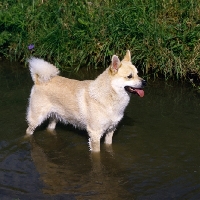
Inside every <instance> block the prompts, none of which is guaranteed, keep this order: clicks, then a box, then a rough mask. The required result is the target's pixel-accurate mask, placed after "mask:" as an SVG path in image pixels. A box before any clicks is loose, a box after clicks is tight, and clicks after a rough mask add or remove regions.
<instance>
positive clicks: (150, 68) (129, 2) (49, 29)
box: [0, 0, 200, 80]
mask: <svg viewBox="0 0 200 200" xmlns="http://www.w3.org/2000/svg"><path fill="white" fill-rule="evenodd" d="M199 16H200V0H190V1H187V0H173V1H172V0H134V1H133V0H125V1H121V0H94V1H87V0H86V1H84V0H83V1H82V0H29V1H27V0H2V1H1V3H0V28H1V32H0V54H1V55H2V56H4V57H6V58H9V59H15V60H20V61H22V62H25V61H26V59H27V58H28V57H30V56H31V55H34V56H38V57H43V58H45V59H47V60H49V61H51V62H52V63H54V64H56V65H57V66H58V67H59V68H61V69H62V70H78V69H79V68H80V67H81V66H87V67H91V68H98V67H99V66H106V65H107V64H108V61H110V58H111V56H112V55H113V54H117V55H118V56H119V57H120V58H122V56H123V55H124V53H125V50H126V49H130V50H131V53H132V60H133V63H135V64H136V65H137V67H138V68H139V69H140V70H141V71H142V72H143V73H144V74H145V75H154V76H155V77H157V76H160V75H162V76H164V77H165V78H166V79H167V78H170V77H175V78H177V79H185V78H188V77H189V78H190V79H191V80H192V79H193V78H191V77H190V76H191V75H194V76H196V78H197V79H198V78H199V77H200V18H199ZM61 66H62V67H61ZM188 75H189V76H188Z"/></svg>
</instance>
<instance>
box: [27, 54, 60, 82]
mask: <svg viewBox="0 0 200 200" xmlns="http://www.w3.org/2000/svg"><path fill="white" fill-rule="evenodd" d="M28 62H29V69H30V72H31V77H32V79H33V81H34V83H35V84H39V83H45V82H48V81H49V80H50V79H51V78H53V77H54V76H57V75H58V74H59V70H58V68H56V67H55V66H54V65H52V64H50V63H48V62H46V61H44V60H43V59H39V58H35V57H32V58H30V59H29V60H28Z"/></svg>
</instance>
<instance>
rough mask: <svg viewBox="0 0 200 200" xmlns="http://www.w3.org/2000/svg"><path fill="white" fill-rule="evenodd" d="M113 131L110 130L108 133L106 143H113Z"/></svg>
mask: <svg viewBox="0 0 200 200" xmlns="http://www.w3.org/2000/svg"><path fill="white" fill-rule="evenodd" d="M113 133H114V131H110V132H108V133H106V136H105V141H104V143H105V144H112V138H113Z"/></svg>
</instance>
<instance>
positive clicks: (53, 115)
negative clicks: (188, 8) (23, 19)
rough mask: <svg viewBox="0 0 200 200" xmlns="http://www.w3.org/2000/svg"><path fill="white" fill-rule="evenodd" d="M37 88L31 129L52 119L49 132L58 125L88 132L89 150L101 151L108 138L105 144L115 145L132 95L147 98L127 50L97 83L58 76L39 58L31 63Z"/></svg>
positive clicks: (31, 102)
mask: <svg viewBox="0 0 200 200" xmlns="http://www.w3.org/2000/svg"><path fill="white" fill-rule="evenodd" d="M29 67H30V72H31V76H32V79H33V81H34V83H35V84H34V86H33V88H32V90H31V94H30V99H29V106H28V109H27V121H28V128H27V130H26V134H28V135H31V134H33V132H34V130H35V128H36V127H37V126H39V125H40V124H41V123H42V122H43V121H44V120H45V119H47V118H50V123H49V125H48V130H54V129H55V126H56V123H57V122H58V121H61V122H63V123H66V124H67V123H70V124H72V125H73V126H74V127H78V128H80V129H86V130H87V132H88V135H89V146H90V150H91V151H94V152H98V151H100V139H101V137H102V136H103V135H104V134H105V143H106V144H112V137H113V132H114V131H115V129H116V126H117V124H118V123H119V121H120V120H121V119H122V117H123V115H124V110H125V108H126V106H127V105H128V103H129V100H130V94H131V93H135V94H138V95H139V96H140V97H143V96H144V91H143V90H142V88H143V86H144V85H145V81H144V80H143V79H142V78H140V77H139V76H138V74H137V73H138V71H137V69H136V67H135V66H134V65H133V64H132V63H131V55H130V51H129V50H128V51H127V53H126V55H125V57H124V59H123V60H122V61H120V60H119V58H118V57H117V56H116V55H113V56H112V62H111V64H110V66H109V67H108V68H107V69H106V70H105V71H104V72H103V73H102V74H100V75H99V76H98V77H97V78H96V79H95V80H84V81H78V80H74V79H68V78H64V77H61V76H58V74H59V70H58V69H57V68H56V67H55V66H53V65H52V64H50V63H48V62H46V61H44V60H42V59H38V58H31V59H30V60H29Z"/></svg>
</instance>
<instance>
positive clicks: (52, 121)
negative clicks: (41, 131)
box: [47, 117, 58, 131]
mask: <svg viewBox="0 0 200 200" xmlns="http://www.w3.org/2000/svg"><path fill="white" fill-rule="evenodd" d="M57 122H58V120H57V119H56V118H55V117H52V118H51V119H50V121H49V125H48V127H47V130H49V131H53V130H54V129H55V128H56V124H57Z"/></svg>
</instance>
